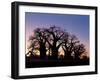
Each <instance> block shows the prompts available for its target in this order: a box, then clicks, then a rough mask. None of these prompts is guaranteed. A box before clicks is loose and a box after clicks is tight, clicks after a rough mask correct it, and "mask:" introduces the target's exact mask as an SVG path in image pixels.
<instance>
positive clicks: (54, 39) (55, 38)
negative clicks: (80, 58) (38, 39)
mask: <svg viewBox="0 0 100 81" xmlns="http://www.w3.org/2000/svg"><path fill="white" fill-rule="evenodd" d="M45 31H46V32H47V34H48V37H49V38H47V39H46V41H47V42H48V44H49V47H50V48H51V52H52V59H57V58H58V49H59V48H60V46H61V45H62V44H63V41H62V40H63V37H64V34H65V32H64V31H63V30H61V29H60V28H59V27H56V26H52V27H50V28H49V29H47V30H45Z"/></svg>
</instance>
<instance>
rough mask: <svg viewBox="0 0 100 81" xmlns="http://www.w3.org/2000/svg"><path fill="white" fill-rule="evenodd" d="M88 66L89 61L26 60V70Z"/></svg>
mask: <svg viewBox="0 0 100 81" xmlns="http://www.w3.org/2000/svg"><path fill="white" fill-rule="evenodd" d="M80 65H89V59H87V60H79V61H75V60H69V61H67V60H41V59H34V60H33V59H29V58H26V64H25V66H26V68H36V67H58V66H80Z"/></svg>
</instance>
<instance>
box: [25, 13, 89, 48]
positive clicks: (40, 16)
mask: <svg viewBox="0 0 100 81" xmlns="http://www.w3.org/2000/svg"><path fill="white" fill-rule="evenodd" d="M52 25H55V26H58V27H61V28H63V29H64V30H66V31H68V32H70V33H71V34H74V35H76V36H77V37H78V39H79V40H80V41H81V42H82V43H83V44H85V45H86V48H87V49H89V16H88V15H71V14H47V13H32V12H26V13H25V26H26V41H27V40H28V37H29V35H31V33H32V31H33V30H34V29H35V28H37V27H39V28H45V27H46V28H48V27H50V26H52ZM26 43H27V42H26Z"/></svg>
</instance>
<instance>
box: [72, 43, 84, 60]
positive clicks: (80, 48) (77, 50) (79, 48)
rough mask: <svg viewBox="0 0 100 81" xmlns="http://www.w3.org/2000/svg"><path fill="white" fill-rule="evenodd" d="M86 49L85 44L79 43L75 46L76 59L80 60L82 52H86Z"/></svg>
mask: <svg viewBox="0 0 100 81" xmlns="http://www.w3.org/2000/svg"><path fill="white" fill-rule="evenodd" d="M85 52H86V49H85V46H84V45H83V44H79V45H76V46H74V57H75V60H76V61H79V60H80V56H81V54H83V53H85Z"/></svg>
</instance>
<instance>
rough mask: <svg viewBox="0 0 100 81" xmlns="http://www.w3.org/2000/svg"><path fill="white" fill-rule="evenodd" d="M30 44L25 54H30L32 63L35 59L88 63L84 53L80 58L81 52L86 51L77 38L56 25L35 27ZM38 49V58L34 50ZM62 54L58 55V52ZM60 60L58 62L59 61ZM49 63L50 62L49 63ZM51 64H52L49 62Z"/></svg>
mask: <svg viewBox="0 0 100 81" xmlns="http://www.w3.org/2000/svg"><path fill="white" fill-rule="evenodd" d="M29 42H30V46H29V47H28V49H31V50H29V51H28V53H27V54H26V56H27V55H28V54H30V57H31V59H32V60H33V61H30V63H34V60H35V59H39V60H42V61H47V60H48V63H50V61H55V62H54V65H55V64H56V62H58V63H57V64H59V62H60V61H61V62H66V63H65V64H68V65H70V64H73V65H74V64H89V58H88V57H87V56H86V55H85V56H84V58H83V59H82V58H81V56H82V54H85V53H86V48H85V46H84V44H81V43H80V41H79V40H78V38H77V37H76V36H75V35H73V34H71V33H69V32H66V31H64V30H62V29H61V28H60V27H57V26H51V27H49V28H36V29H35V30H34V31H33V35H31V36H30V37H29ZM59 49H60V51H59ZM36 50H38V51H39V58H36V57H35V55H37V54H35V52H34V51H36ZM62 51H63V54H61V55H60V52H62ZM59 60H60V61H59ZM61 62H60V63H61ZM50 64H51V63H50ZM51 65H52V64H51Z"/></svg>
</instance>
